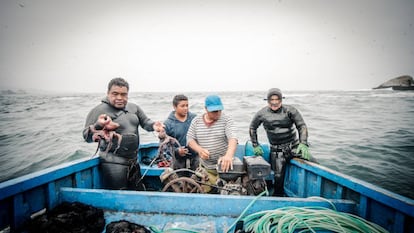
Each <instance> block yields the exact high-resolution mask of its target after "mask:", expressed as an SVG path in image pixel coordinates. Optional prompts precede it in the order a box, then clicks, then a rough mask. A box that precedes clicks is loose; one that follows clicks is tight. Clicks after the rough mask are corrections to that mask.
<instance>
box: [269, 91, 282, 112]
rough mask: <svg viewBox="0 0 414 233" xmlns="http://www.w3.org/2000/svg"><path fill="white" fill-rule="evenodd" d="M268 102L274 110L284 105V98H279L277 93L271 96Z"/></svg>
mask: <svg viewBox="0 0 414 233" xmlns="http://www.w3.org/2000/svg"><path fill="white" fill-rule="evenodd" d="M267 102H268V103H269V107H270V108H271V109H272V110H273V111H276V110H278V109H279V108H280V107H281V106H282V100H281V99H279V96H277V95H272V96H270V99H268V100H267Z"/></svg>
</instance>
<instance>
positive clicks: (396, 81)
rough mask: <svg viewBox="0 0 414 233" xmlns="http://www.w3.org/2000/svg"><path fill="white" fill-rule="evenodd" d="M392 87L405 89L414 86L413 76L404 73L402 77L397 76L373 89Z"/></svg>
mask: <svg viewBox="0 0 414 233" xmlns="http://www.w3.org/2000/svg"><path fill="white" fill-rule="evenodd" d="M390 87H391V88H393V89H398V88H399V87H401V88H403V89H410V88H414V80H413V77H411V76H409V75H403V76H400V77H396V78H393V79H390V80H388V81H386V82H385V83H383V84H381V85H379V86H378V87H374V88H373V89H381V88H390Z"/></svg>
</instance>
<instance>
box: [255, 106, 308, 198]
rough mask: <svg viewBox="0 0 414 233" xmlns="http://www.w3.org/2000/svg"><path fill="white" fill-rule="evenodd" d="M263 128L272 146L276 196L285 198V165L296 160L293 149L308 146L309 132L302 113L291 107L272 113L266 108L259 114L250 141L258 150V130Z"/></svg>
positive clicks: (281, 108)
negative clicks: (260, 127)
mask: <svg viewBox="0 0 414 233" xmlns="http://www.w3.org/2000/svg"><path fill="white" fill-rule="evenodd" d="M261 124H263V127H264V129H265V130H266V134H267V138H268V140H269V143H270V159H271V166H272V170H273V171H274V195H277V196H280V195H283V181H284V178H285V177H284V176H285V169H286V163H287V162H288V161H289V160H290V159H291V158H292V157H293V156H296V154H295V153H294V151H295V150H294V149H296V147H297V146H298V145H299V143H303V144H306V145H308V142H307V140H308V130H307V127H306V124H305V121H304V120H303V118H302V115H301V114H300V112H299V111H298V110H297V109H296V108H295V107H293V106H291V105H282V106H281V107H280V108H279V109H278V110H276V111H273V110H272V109H271V108H270V107H268V106H266V107H264V108H262V109H261V110H259V111H258V112H257V113H256V115H255V116H254V117H253V120H252V121H251V123H250V130H249V133H250V140H251V141H252V144H253V145H254V146H256V145H257V144H258V141H257V128H258V127H259V126H260V125H261Z"/></svg>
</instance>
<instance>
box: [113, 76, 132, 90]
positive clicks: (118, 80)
mask: <svg viewBox="0 0 414 233" xmlns="http://www.w3.org/2000/svg"><path fill="white" fill-rule="evenodd" d="M112 86H119V87H126V88H127V90H128V91H129V84H128V82H127V81H126V80H125V79H123V78H120V77H117V78H113V79H112V80H111V81H109V83H108V91H109V90H111V87H112Z"/></svg>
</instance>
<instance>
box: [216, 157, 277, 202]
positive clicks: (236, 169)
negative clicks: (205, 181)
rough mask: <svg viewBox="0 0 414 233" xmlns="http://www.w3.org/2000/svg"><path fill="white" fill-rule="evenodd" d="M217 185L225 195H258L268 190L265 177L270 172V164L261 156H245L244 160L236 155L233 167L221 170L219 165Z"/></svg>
mask: <svg viewBox="0 0 414 233" xmlns="http://www.w3.org/2000/svg"><path fill="white" fill-rule="evenodd" d="M217 172H218V174H219V180H218V181H217V186H218V187H219V189H220V194H223V195H258V194H260V193H261V192H263V191H264V190H266V181H265V178H266V177H267V176H268V175H269V174H270V164H269V163H268V162H267V161H266V160H264V159H263V157H261V156H244V157H243V162H242V161H241V160H240V159H239V158H237V157H235V158H234V161H233V169H232V170H230V171H228V172H223V171H221V167H220V166H218V168H217Z"/></svg>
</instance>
